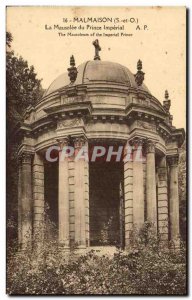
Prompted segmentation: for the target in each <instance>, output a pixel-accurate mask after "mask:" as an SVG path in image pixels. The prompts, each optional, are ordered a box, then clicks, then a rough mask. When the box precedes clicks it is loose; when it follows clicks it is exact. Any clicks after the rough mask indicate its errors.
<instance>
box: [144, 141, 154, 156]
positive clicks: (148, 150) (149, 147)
mask: <svg viewBox="0 0 192 300" xmlns="http://www.w3.org/2000/svg"><path fill="white" fill-rule="evenodd" d="M145 145H146V153H155V142H154V141H152V140H147V141H146V144H145Z"/></svg>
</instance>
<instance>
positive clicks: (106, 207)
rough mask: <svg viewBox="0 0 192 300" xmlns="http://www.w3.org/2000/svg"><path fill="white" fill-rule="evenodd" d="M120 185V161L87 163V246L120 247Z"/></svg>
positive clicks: (122, 221)
mask: <svg viewBox="0 0 192 300" xmlns="http://www.w3.org/2000/svg"><path fill="white" fill-rule="evenodd" d="M122 182H123V163H122V162H92V163H90V164H89V201H90V204H89V205H90V245H91V246H104V245H108V246H109V245H110V246H121V247H122V241H124V224H123V223H124V217H123V216H122V212H123V211H124V209H123V208H122V205H123V201H122V188H123V187H122Z"/></svg>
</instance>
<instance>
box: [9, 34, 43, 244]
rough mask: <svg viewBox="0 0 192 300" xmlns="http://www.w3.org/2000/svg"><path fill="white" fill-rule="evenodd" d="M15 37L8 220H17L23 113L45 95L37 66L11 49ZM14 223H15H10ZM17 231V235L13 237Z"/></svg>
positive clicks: (11, 66) (11, 70)
mask: <svg viewBox="0 0 192 300" xmlns="http://www.w3.org/2000/svg"><path fill="white" fill-rule="evenodd" d="M12 41H13V37H12V34H11V33H10V32H7V33H6V46H7V48H6V101H7V174H8V176H7V219H8V220H9V221H7V224H8V227H9V224H13V222H14V221H15V222H16V221H17V179H18V176H17V169H18V168H17V155H16V154H17V147H18V144H19V137H18V136H16V135H15V131H14V129H15V126H16V125H17V124H18V123H19V122H22V119H23V117H22V116H23V112H24V111H25V109H26V108H27V107H28V106H29V105H30V104H31V105H34V104H35V103H36V102H37V100H38V99H39V98H40V97H41V96H42V93H43V89H42V86H41V80H40V79H38V78H37V74H36V73H35V70H34V67H33V66H29V65H28V62H27V61H26V60H24V59H23V58H22V57H21V56H20V57H17V56H15V54H14V51H13V50H12V49H11V43H12ZM10 220H12V221H13V222H10ZM11 228H12V229H11ZM13 231H14V234H13ZM7 234H8V239H10V236H13V235H16V234H17V233H16V230H15V228H14V226H12V227H9V230H8V232H7Z"/></svg>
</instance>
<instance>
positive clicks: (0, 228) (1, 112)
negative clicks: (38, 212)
mask: <svg viewBox="0 0 192 300" xmlns="http://www.w3.org/2000/svg"><path fill="white" fill-rule="evenodd" d="M20 5H25V6H34V5H43V6H186V7H187V8H189V9H190V10H191V8H192V1H191V0H185V1H182V0H175V1H170V0H169V1H165V0H161V1H157V0H156V1H155V0H153V1H152V0H148V1H142V0H137V1H133V0H130V1H126V0H118V1H114V0H111V1H106V0H96V1H92V2H91V1H90V0H79V1H78V2H77V0H65V1H64V0H63V1H62V0H54V1H53V0H9V1H8V0H1V1H0V53H1V55H0V70H2V75H1V77H0V78H1V79H0V95H1V97H0V122H1V124H0V128H1V130H0V141H1V145H0V183H1V188H0V191H1V201H0V214H1V215H0V222H1V223H0V245H1V252H0V299H6V298H7V297H8V296H7V295H5V270H6V262H5V255H6V245H5V222H6V215H5V207H6V206H5V203H6V202H5V183H6V180H5V179H6V176H5V163H6V160H5V147H6V144H5V141H6V138H5V132H6V128H5V31H6V28H5V10H6V6H20ZM189 21H190V20H189ZM188 30H189V33H190V32H191V24H190V22H189V29H188ZM190 46H191V39H190V36H189V47H190ZM189 62H190V60H189ZM188 68H189V70H190V69H191V63H190V64H189V66H188ZM188 84H189V87H190V84H191V80H190V77H189V82H188ZM190 96H191V92H190V89H189V99H188V109H189V111H188V121H189V126H190V125H191V120H190V116H191V115H192V114H191V107H192V105H190V98H191V97H190ZM190 128H191V126H190ZM190 136H191V134H190ZM190 136H189V141H188V142H190ZM190 146H191V145H190ZM190 146H189V152H190V154H191V153H192V152H191V151H192V150H191V147H190ZM191 168H192V164H191V163H190V164H189V170H190V169H191ZM188 182H190V180H188ZM189 188H190V187H189ZM189 202H190V197H189V195H188V216H189V218H188V219H189V220H188V221H189V223H190V224H189V228H188V229H189V233H190V232H191V231H192V228H191V227H192V226H191V224H192V222H190V209H191V207H190V203H189ZM190 237H191V236H190ZM189 242H190V243H189V249H191V239H190V238H189ZM188 251H189V253H190V250H188ZM188 263H190V260H189V261H188ZM190 271H191V265H190V266H189V276H191V273H192V272H190ZM190 286H191V280H189V289H190ZM25 298H27V296H26V297H25V296H24V297H22V299H25ZM37 298H40V297H37ZM54 298H55V299H56V296H53V298H52V299H54ZM65 298H66V296H65ZM129 298H132V299H135V298H137V297H129ZM152 298H153V297H152ZM164 298H167V299H169V297H164ZM181 298H184V297H181Z"/></svg>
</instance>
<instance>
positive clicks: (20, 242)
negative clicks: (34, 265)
mask: <svg viewBox="0 0 192 300" xmlns="http://www.w3.org/2000/svg"><path fill="white" fill-rule="evenodd" d="M21 197H22V159H21V157H19V159H18V246H19V249H21V245H22V205H21Z"/></svg>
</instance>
